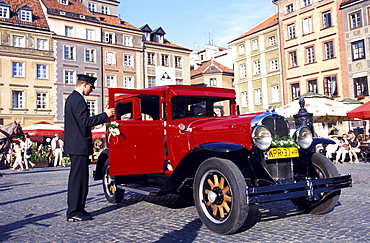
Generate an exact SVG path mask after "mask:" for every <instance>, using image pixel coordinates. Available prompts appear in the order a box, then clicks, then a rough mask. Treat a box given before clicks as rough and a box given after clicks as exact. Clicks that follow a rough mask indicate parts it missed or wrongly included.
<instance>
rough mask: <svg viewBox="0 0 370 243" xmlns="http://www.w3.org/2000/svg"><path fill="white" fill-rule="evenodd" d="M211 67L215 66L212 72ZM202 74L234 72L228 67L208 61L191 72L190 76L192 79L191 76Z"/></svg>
mask: <svg viewBox="0 0 370 243" xmlns="http://www.w3.org/2000/svg"><path fill="white" fill-rule="evenodd" d="M212 65H214V66H215V69H213V70H212V69H211V68H210V67H211V66H212ZM203 73H234V70H232V69H230V68H228V67H225V66H224V65H222V64H221V63H218V62H216V61H214V60H209V61H206V62H203V63H202V65H201V66H200V67H199V68H197V69H195V70H193V71H191V73H190V76H191V77H193V76H196V75H199V74H203Z"/></svg>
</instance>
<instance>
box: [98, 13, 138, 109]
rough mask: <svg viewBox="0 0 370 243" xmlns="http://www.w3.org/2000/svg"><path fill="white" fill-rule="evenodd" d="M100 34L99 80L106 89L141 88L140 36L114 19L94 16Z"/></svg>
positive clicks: (132, 28) (109, 16)
mask: <svg viewBox="0 0 370 243" xmlns="http://www.w3.org/2000/svg"><path fill="white" fill-rule="evenodd" d="M95 16H96V17H97V18H98V20H99V21H100V23H101V30H102V43H101V45H102V56H101V58H102V72H103V74H102V80H103V87H104V102H106V98H107V94H108V90H107V88H110V87H112V88H116V87H121V88H122V87H123V88H131V89H136V88H141V82H140V80H141V79H142V77H141V76H142V74H141V73H142V72H141V70H142V65H141V63H142V46H143V42H142V32H141V30H140V29H138V28H136V27H134V26H132V25H130V24H129V23H127V22H126V21H123V20H121V19H119V18H118V17H116V16H111V15H103V14H97V13H95Z"/></svg>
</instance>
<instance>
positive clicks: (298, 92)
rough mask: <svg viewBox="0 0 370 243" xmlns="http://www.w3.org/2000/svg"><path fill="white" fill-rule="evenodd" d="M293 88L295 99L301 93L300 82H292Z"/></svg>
mask: <svg viewBox="0 0 370 243" xmlns="http://www.w3.org/2000/svg"><path fill="white" fill-rule="evenodd" d="M291 88H292V98H293V100H294V99H296V98H299V96H300V95H301V92H300V91H299V83H296V84H291Z"/></svg>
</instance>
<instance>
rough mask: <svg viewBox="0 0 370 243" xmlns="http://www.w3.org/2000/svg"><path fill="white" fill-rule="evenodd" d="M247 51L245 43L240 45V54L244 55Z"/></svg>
mask: <svg viewBox="0 0 370 243" xmlns="http://www.w3.org/2000/svg"><path fill="white" fill-rule="evenodd" d="M244 53H245V49H244V45H243V44H242V45H239V55H244Z"/></svg>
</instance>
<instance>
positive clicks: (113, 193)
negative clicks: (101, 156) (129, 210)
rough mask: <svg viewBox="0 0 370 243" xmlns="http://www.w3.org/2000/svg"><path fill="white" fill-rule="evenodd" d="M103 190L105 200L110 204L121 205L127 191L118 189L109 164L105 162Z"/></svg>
mask: <svg viewBox="0 0 370 243" xmlns="http://www.w3.org/2000/svg"><path fill="white" fill-rule="evenodd" d="M103 190H104V195H105V198H106V199H107V200H108V202H110V203H120V202H122V200H123V196H124V194H125V190H122V189H118V188H117V186H116V183H115V180H114V176H110V175H109V163H108V160H107V161H106V162H105V164H104V167H103Z"/></svg>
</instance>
